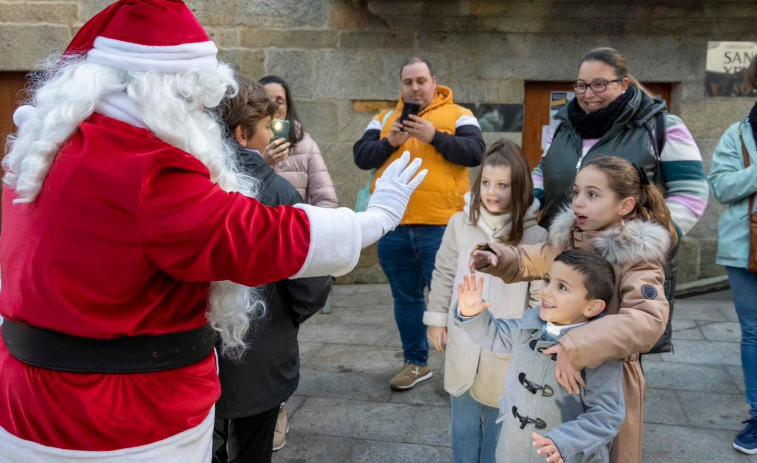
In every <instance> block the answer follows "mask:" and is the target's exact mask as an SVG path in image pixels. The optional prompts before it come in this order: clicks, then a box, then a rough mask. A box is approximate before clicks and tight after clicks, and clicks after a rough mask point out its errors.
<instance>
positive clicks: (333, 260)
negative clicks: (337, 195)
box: [291, 204, 361, 278]
mask: <svg viewBox="0 0 757 463" xmlns="http://www.w3.org/2000/svg"><path fill="white" fill-rule="evenodd" d="M294 207H297V208H300V209H302V210H304V211H305V213H306V214H307V215H308V221H309V222H310V248H309V249H308V256H307V258H306V259H305V263H304V264H303V265H302V268H300V270H299V271H298V272H297V273H296V274H295V275H294V276H292V277H291V278H304V277H315V276H325V275H333V276H340V275H344V274H346V273H349V272H350V270H352V269H353V268H355V266H356V265H357V261H358V259H360V249H361V248H360V242H361V241H360V240H361V238H360V223H359V221H358V218H357V214H356V213H355V211H353V210H351V209H348V208H346V207H340V208H338V209H327V208H322V207H315V206H310V205H308V204H296V205H295V206H294Z"/></svg>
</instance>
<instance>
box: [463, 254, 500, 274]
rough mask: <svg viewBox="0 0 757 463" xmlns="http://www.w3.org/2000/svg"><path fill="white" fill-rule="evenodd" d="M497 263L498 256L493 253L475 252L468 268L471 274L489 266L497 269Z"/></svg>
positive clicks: (471, 256)
mask: <svg viewBox="0 0 757 463" xmlns="http://www.w3.org/2000/svg"><path fill="white" fill-rule="evenodd" d="M497 262H498V259H497V255H496V254H494V253H493V252H491V251H481V250H478V251H473V252H472V253H471V255H470V260H469V261H468V268H469V269H470V271H471V272H475V271H476V270H481V269H482V268H486V267H489V266H491V267H496V265H497Z"/></svg>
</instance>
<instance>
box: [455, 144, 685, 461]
mask: <svg viewBox="0 0 757 463" xmlns="http://www.w3.org/2000/svg"><path fill="white" fill-rule="evenodd" d="M676 236H677V235H676V232H675V228H674V226H673V222H672V221H671V219H670V212H669V211H668V208H667V206H665V202H664V199H663V197H662V194H661V193H660V191H659V190H658V189H657V187H655V186H654V185H652V184H650V182H649V179H648V178H647V175H646V173H645V172H644V171H643V170H641V169H639V168H637V167H636V166H634V165H633V164H631V163H630V162H628V161H626V160H625V159H621V158H618V157H613V156H606V157H601V158H597V159H593V160H591V161H590V162H588V163H586V164H585V165H584V166H583V168H582V169H581V171H580V172H579V173H578V175H577V176H576V180H575V184H574V185H573V205H572V208H568V209H566V210H564V211H563V212H562V213H560V214H558V216H557V217H556V218H555V220H554V221H553V222H552V225H551V226H550V229H549V241H547V242H545V243H541V244H538V245H534V246H505V245H502V244H500V243H489V244H484V245H481V246H479V247H478V250H476V251H474V252H473V255H472V256H471V261H470V266H471V270H474V269H475V270H479V271H481V272H484V273H489V274H491V275H494V276H497V277H499V278H501V279H503V280H504V281H506V282H514V281H529V280H533V279H541V278H544V277H545V276H547V275H546V272H547V269H548V268H549V265H550V264H551V263H552V261H553V260H554V258H555V256H556V255H558V254H560V253H561V252H562V251H564V250H566V249H583V250H590V251H595V252H597V253H599V254H601V255H602V256H603V257H604V258H605V259H607V260H608V261H609V262H610V263H611V264H612V265H613V268H614V270H615V294H614V295H613V298H612V300H611V301H610V304H608V306H607V309H606V311H607V314H608V316H607V317H603V318H601V319H598V320H595V321H593V322H592V323H590V324H588V325H585V326H581V327H578V328H575V329H573V330H571V331H570V332H569V333H567V334H566V335H565V336H563V337H562V338H560V342H559V344H557V345H555V346H553V347H551V348H549V349H547V350H545V351H544V354H546V355H551V354H556V355H557V359H556V362H557V364H556V366H555V377H556V380H557V382H558V383H559V384H560V385H562V386H563V387H565V388H566V389H567V390H568V392H571V393H579V387H583V386H584V381H583V377H582V375H581V370H583V369H584V368H596V367H597V366H599V365H601V364H603V363H605V362H608V361H610V360H623V389H624V393H625V403H626V419H625V421H624V422H623V424H622V426H621V428H620V431H619V433H618V436H617V437H616V439H615V441H614V442H613V445H612V449H611V453H610V462H611V463H641V450H642V436H643V434H642V431H643V420H644V394H645V388H646V385H645V381H644V373H643V371H642V369H641V363H640V362H639V354H642V353H644V352H647V351H648V350H649V349H650V348H651V347H652V346H653V345H654V344H655V342H656V341H657V340H658V339H659V337H660V335H662V333H663V331H664V330H665V324H666V323H667V320H668V302H667V300H666V299H665V294H664V290H663V285H664V275H663V262H664V261H665V259H666V258H667V254H668V253H669V252H670V248H671V241H673V240H675V239H676ZM558 450H559V449H558ZM550 461H552V460H550Z"/></svg>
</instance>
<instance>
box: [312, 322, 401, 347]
mask: <svg viewBox="0 0 757 463" xmlns="http://www.w3.org/2000/svg"><path fill="white" fill-rule="evenodd" d="M393 331H394V328H393V327H390V326H377V325H366V324H342V323H325V324H324V323H319V324H315V323H306V324H303V325H302V326H301V327H300V333H299V336H298V339H300V340H302V341H306V342H307V341H309V342H315V341H316V340H317V341H319V342H325V343H329V344H356V345H366V346H381V345H383V343H384V339H385V338H386V337H388V336H389V334H390V333H391V332H393Z"/></svg>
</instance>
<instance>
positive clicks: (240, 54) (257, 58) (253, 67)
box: [218, 48, 265, 80]
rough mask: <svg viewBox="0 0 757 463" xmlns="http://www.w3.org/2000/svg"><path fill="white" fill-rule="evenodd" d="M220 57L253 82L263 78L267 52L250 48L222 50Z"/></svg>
mask: <svg viewBox="0 0 757 463" xmlns="http://www.w3.org/2000/svg"><path fill="white" fill-rule="evenodd" d="M218 57H219V59H221V60H222V61H224V62H226V63H228V64H229V65H230V66H231V67H232V68H233V69H234V71H236V72H237V73H238V74H241V75H243V76H245V77H248V78H250V79H252V80H258V79H259V78H261V77H263V73H264V71H265V52H264V51H263V50H251V49H248V48H221V49H219V50H218Z"/></svg>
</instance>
